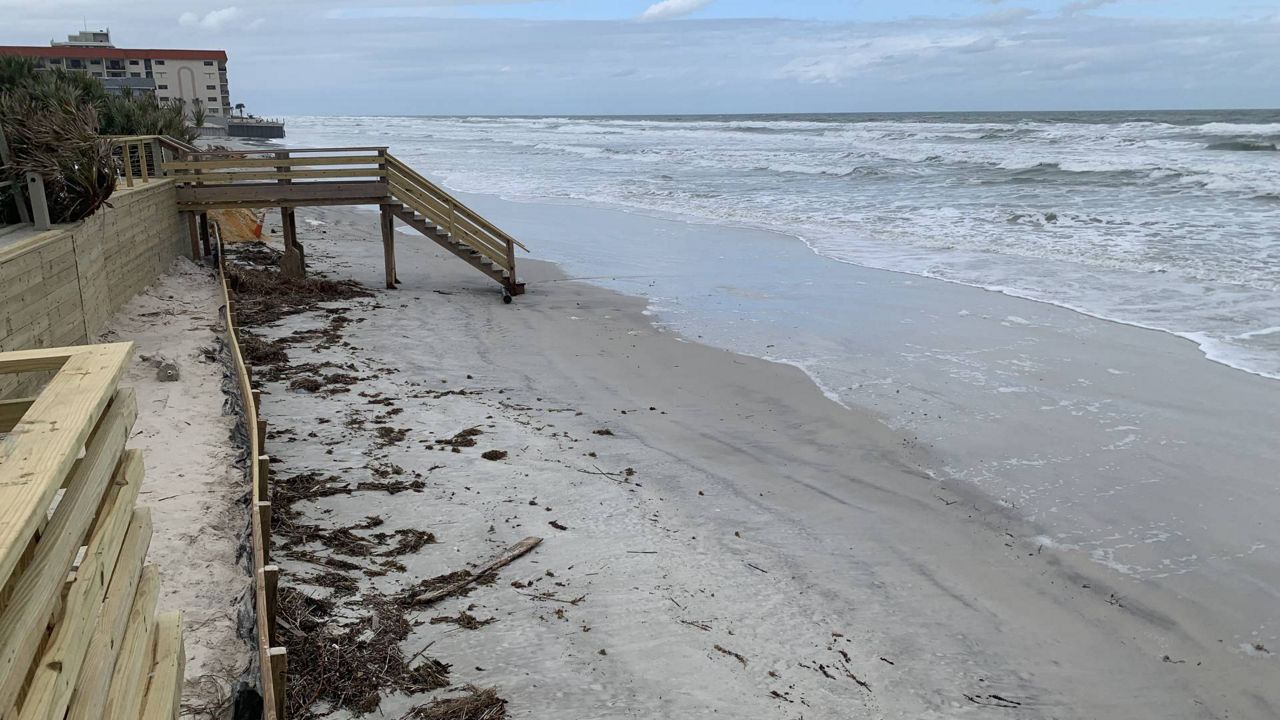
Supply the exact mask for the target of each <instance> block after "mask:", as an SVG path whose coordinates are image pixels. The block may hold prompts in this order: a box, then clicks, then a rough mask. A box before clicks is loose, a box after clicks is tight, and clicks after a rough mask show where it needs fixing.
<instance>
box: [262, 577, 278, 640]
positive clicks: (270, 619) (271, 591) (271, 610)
mask: <svg viewBox="0 0 1280 720" xmlns="http://www.w3.org/2000/svg"><path fill="white" fill-rule="evenodd" d="M258 574H259V580H260V582H261V583H262V588H263V594H265V595H266V596H267V607H266V608H260V609H259V610H258V612H265V613H266V614H267V643H268V644H271V645H275V644H276V608H277V607H279V601H278V600H277V598H278V597H279V596H280V592H279V587H280V568H279V566H277V565H267V566H266V567H264V568H262V569H261V570H259V571H258Z"/></svg>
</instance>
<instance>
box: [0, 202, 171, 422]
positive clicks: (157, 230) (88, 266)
mask: <svg viewBox="0 0 1280 720" xmlns="http://www.w3.org/2000/svg"><path fill="white" fill-rule="evenodd" d="M180 220H181V219H180V217H179V215H178V211H177V193H176V191H175V189H174V183H173V181H172V180H152V181H151V182H148V183H146V184H139V185H136V186H134V187H132V188H120V189H118V190H116V192H115V193H114V194H113V195H112V196H111V207H105V206H104V207H103V208H102V209H100V210H99V211H98V212H96V213H94V214H93V215H92V216H90V217H89V218H86V219H84V220H82V221H80V222H78V223H72V224H68V225H59V226H56V227H54V228H53V229H52V230H49V231H47V232H43V233H40V234H38V235H34V236H32V237H29V238H26V239H24V240H20V241H17V242H15V243H13V244H11V245H3V246H0V352H3V351H9V350H28V349H33V348H42V347H63V346H68V345H76V344H81V343H87V342H91V341H93V340H94V339H95V338H97V336H98V335H99V334H100V333H101V332H102V331H103V329H104V328H105V327H106V324H107V321H108V319H110V317H111V315H112V314H113V313H115V311H116V310H119V309H120V307H121V306H122V305H124V304H125V303H126V302H128V301H129V299H130V298H132V297H133V296H134V295H136V294H137V293H138V292H139V291H141V290H142V289H144V288H145V287H147V286H148V285H150V284H151V283H152V282H154V281H155V280H156V278H158V277H159V276H160V275H161V274H162V273H164V272H165V271H166V270H167V269H168V268H169V266H170V265H171V264H172V263H173V260H174V258H176V257H177V256H178V255H180V254H184V253H186V252H189V248H190V243H189V241H188V237H187V231H186V228H185V227H183V226H182V224H181V222H180ZM18 382H19V381H17V380H15V379H14V378H12V377H8V378H6V377H3V376H0V398H4V397H8V396H12V395H14V394H15V393H17V392H19V391H20V390H21V388H19V387H18ZM27 384H28V385H30V382H28V383H27Z"/></svg>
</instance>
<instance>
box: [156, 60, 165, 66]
mask: <svg viewBox="0 0 1280 720" xmlns="http://www.w3.org/2000/svg"><path fill="white" fill-rule="evenodd" d="M156 64H157V65H163V64H164V61H163V60H157V61H156Z"/></svg>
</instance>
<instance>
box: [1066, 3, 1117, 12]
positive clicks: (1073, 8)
mask: <svg viewBox="0 0 1280 720" xmlns="http://www.w3.org/2000/svg"><path fill="white" fill-rule="evenodd" d="M1117 1H1118V0H1074V1H1073V2H1069V3H1067V4H1066V5H1063V6H1062V14H1063V15H1079V14H1080V13H1085V12H1089V11H1090V10H1097V9H1098V8H1100V7H1102V6H1103V5H1112V4H1114V3H1116V2H1117Z"/></svg>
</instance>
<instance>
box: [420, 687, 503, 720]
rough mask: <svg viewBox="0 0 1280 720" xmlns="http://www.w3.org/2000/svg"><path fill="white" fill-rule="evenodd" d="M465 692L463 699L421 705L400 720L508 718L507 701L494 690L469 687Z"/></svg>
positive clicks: (486, 719) (485, 719) (483, 719)
mask: <svg viewBox="0 0 1280 720" xmlns="http://www.w3.org/2000/svg"><path fill="white" fill-rule="evenodd" d="M465 692H466V694H465V695H463V696H462V697H456V698H444V699H442V700H436V701H435V702H432V703H431V704H429V705H419V706H418V707H416V708H414V709H412V710H410V711H409V713H408V714H407V715H405V716H403V717H401V718H400V720H502V718H505V717H506V716H507V701H506V700H503V699H502V698H500V697H498V693H497V692H495V691H494V689H493V688H483V689H482V688H478V687H476V686H475V685H468V686H467V687H466V688H465Z"/></svg>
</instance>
